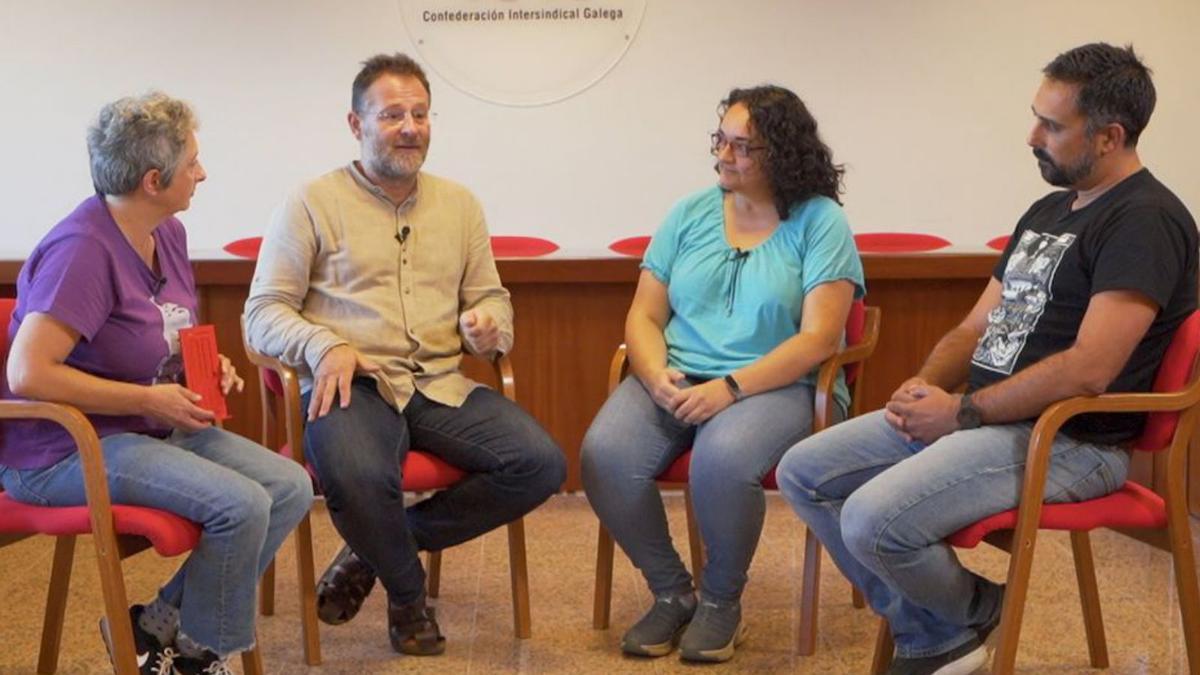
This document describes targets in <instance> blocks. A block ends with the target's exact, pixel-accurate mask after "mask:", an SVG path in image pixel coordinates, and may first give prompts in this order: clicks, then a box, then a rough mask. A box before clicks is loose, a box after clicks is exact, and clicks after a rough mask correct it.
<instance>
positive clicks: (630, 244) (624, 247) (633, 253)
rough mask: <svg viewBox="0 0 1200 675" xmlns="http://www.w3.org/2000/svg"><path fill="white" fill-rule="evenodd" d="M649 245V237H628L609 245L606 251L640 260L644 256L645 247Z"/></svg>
mask: <svg viewBox="0 0 1200 675" xmlns="http://www.w3.org/2000/svg"><path fill="white" fill-rule="evenodd" d="M649 245H650V237H628V238H626V239H618V240H617V241H614V242H613V243H611V244H609V245H608V250H610V251H612V252H613V253H620V254H621V255H627V256H629V257H630V258H641V257H643V256H645V255H646V247H648V246H649Z"/></svg>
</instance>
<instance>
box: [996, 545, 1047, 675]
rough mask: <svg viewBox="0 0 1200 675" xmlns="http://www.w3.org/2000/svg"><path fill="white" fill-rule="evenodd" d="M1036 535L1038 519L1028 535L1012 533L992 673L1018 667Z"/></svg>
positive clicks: (1000, 673) (1002, 673)
mask: <svg viewBox="0 0 1200 675" xmlns="http://www.w3.org/2000/svg"><path fill="white" fill-rule="evenodd" d="M1036 538H1037V529H1036V523H1035V525H1034V528H1032V529H1031V531H1030V532H1029V533H1028V534H1027V535H1026V536H1022V535H1021V533H1020V532H1016V533H1014V536H1013V542H1012V549H1011V550H1012V554H1011V557H1010V559H1009V562H1008V582H1007V585H1006V587H1005V589H1004V605H1003V607H1002V608H1001V610H1000V625H999V626H997V627H996V629H995V631H996V634H997V640H996V653H995V655H994V656H993V657H992V673H994V674H995V675H1009V674H1010V673H1012V672H1013V669H1014V668H1015V667H1016V662H1017V642H1018V641H1019V640H1020V639H1021V619H1022V617H1023V615H1024V613H1025V596H1026V594H1027V593H1028V592H1029V572H1030V569H1031V568H1032V567H1033V550H1034V543H1035V541H1036Z"/></svg>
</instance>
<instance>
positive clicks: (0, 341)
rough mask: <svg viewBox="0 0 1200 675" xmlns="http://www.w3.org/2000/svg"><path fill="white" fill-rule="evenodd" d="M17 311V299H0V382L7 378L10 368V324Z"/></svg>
mask: <svg viewBox="0 0 1200 675" xmlns="http://www.w3.org/2000/svg"><path fill="white" fill-rule="evenodd" d="M16 309H17V299H16V298H0V380H2V379H4V378H5V377H6V375H5V373H6V372H7V368H8V347H9V344H8V324H9V323H10V322H11V321H12V315H13V311H14V310H16Z"/></svg>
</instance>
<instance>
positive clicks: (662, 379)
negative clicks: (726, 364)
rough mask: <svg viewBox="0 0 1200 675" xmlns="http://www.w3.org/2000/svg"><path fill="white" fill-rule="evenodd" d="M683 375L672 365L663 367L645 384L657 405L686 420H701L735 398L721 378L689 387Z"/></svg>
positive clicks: (698, 421)
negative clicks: (671, 366)
mask: <svg viewBox="0 0 1200 675" xmlns="http://www.w3.org/2000/svg"><path fill="white" fill-rule="evenodd" d="M685 378H686V376H685V375H684V374H683V373H681V372H679V371H678V370H676V369H674V368H663V369H661V370H659V371H657V372H656V373H654V374H653V375H652V376H651V377H650V378H649V381H647V382H645V383H644V384H645V385H646V389H647V391H649V392H650V397H651V398H653V399H654V402H655V403H656V404H658V406H659V407H660V408H662V409H663V410H666V411H667V412H669V413H671V414H672V415H674V416H675V419H677V420H680V421H681V422H686V423H687V424H700V423H701V422H704V421H705V420H707V419H709V418H710V417H712V416H713V415H716V414H717V413H719V412H721V411H722V410H724V409H726V408H728V407H729V406H730V404H732V403H733V402H734V398H733V393H732V392H731V391H729V387H728V385H726V384H725V381H724V380H722V379H720V378H717V379H714V380H709V381H708V382H705V383H703V384H697V385H694V386H690V387H689V386H686V383H685V382H684V380H685ZM681 385H685V386H681Z"/></svg>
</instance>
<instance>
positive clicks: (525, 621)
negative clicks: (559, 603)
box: [508, 518, 533, 640]
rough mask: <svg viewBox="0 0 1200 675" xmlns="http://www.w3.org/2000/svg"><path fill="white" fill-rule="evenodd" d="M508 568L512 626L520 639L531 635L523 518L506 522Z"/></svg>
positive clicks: (527, 567) (527, 566)
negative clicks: (510, 585) (510, 587)
mask: <svg viewBox="0 0 1200 675" xmlns="http://www.w3.org/2000/svg"><path fill="white" fill-rule="evenodd" d="M508 570H509V575H510V576H511V577H512V602H513V628H514V629H515V632H516V634H517V637H518V638H520V639H522V640H527V639H529V637H530V636H532V635H533V627H532V625H531V624H532V620H531V619H530V616H529V562H528V560H527V559H526V557H525V519H524V518H517V519H516V520H514V521H512V522H511V523H509V524H508Z"/></svg>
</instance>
